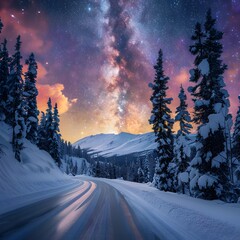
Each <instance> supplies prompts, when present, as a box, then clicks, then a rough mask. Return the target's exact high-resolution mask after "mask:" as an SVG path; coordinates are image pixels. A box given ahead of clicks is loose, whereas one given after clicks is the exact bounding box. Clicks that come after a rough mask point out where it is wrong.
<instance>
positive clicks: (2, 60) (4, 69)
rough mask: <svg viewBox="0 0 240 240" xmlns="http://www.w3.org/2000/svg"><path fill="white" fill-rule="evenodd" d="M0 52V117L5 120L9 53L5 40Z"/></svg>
mask: <svg viewBox="0 0 240 240" xmlns="http://www.w3.org/2000/svg"><path fill="white" fill-rule="evenodd" d="M2 45H3V48H2V50H1V52H0V119H2V120H5V115H6V104H7V100H8V93H9V87H8V76H9V60H10V58H9V55H8V50H7V40H6V39H5V40H4V42H3V44H2Z"/></svg>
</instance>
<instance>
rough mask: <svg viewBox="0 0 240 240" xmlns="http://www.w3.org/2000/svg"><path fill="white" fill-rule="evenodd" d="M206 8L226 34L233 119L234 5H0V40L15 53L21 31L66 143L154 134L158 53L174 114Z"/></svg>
mask: <svg viewBox="0 0 240 240" xmlns="http://www.w3.org/2000/svg"><path fill="white" fill-rule="evenodd" d="M210 7H211V8H212V12H213V15H214V16H215V17H216V18H217V27H218V29H220V30H222V31H223V32H224V38H223V41H222V42H223V45H224V53H223V60H224V62H225V63H226V64H227V65H228V70H227V71H226V74H225V76H224V77H225V82H226V85H227V89H228V91H229V93H230V101H231V112H232V113H233V114H235V112H236V111H237V106H238V99H237V96H238V95H239V94H240V83H239V63H240V55H239V54H240V25H239V22H240V1H239V0H232V1H230V0H216V1H208V0H189V1H185V0H171V1H168V0H148V1H145V0H121V1H115V0H81V1H76V0H73V1H68V0H41V1H36V0H35V1H34V0H9V1H1V2H0V17H1V19H2V21H3V23H4V29H3V32H2V34H1V35H0V38H1V41H3V37H6V38H7V39H8V48H9V50H10V52H13V49H14V48H13V47H14V44H15V39H16V37H17V35H18V34H20V35H21V37H22V42H23V45H22V55H23V57H24V59H25V58H26V57H27V56H28V55H29V54H30V53H31V52H34V53H35V55H36V59H37V61H38V66H39V69H38V70H39V71H38V89H39V97H38V105H39V108H40V109H41V110H44V109H45V108H46V101H47V98H48V96H50V97H52V98H53V101H56V102H58V105H59V106H60V113H61V132H62V135H63V138H65V139H69V140H71V141H75V140H77V139H79V138H80V137H84V136H87V135H90V134H97V133H101V132H104V133H107V132H121V131H127V132H132V133H143V132H147V131H150V130H151V127H150V126H149V124H148V118H149V115H150V111H151V104H150V101H149V98H150V95H151V91H150V89H149V88H148V83H149V82H151V81H152V80H153V78H154V69H153V65H154V64H155V61H156V58H157V53H158V50H159V48H162V49H163V53H164V59H165V61H164V67H165V73H166V75H169V76H170V78H171V80H170V82H169V84H170V87H169V92H168V93H169V96H171V97H172V96H173V97H174V102H173V104H172V111H173V112H175V108H176V106H177V104H178V99H177V95H178V92H179V87H180V84H183V86H184V87H185V88H187V87H188V86H189V81H188V79H189V73H188V72H189V69H190V68H191V67H192V64H193V59H194V58H193V56H191V54H190V53H189V51H188V47H189V45H190V44H191V40H190V38H191V34H192V32H193V28H194V25H195V23H196V22H197V21H200V22H203V21H204V18H205V13H206V11H207V9H208V8H210ZM188 97H189V106H190V109H191V108H192V102H191V100H190V96H188Z"/></svg>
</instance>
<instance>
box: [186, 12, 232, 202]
mask: <svg viewBox="0 0 240 240" xmlns="http://www.w3.org/2000/svg"><path fill="white" fill-rule="evenodd" d="M215 22H216V20H215V19H214V18H213V17H212V15H211V11H210V10H209V11H208V12H207V15H206V22H205V24H204V33H202V32H201V31H195V35H194V36H193V37H192V39H193V40H194V41H195V44H194V45H193V46H191V47H190V52H191V53H192V54H193V55H196V58H195V62H194V64H195V66H196V67H195V68H194V69H192V70H191V71H190V74H191V78H190V81H191V82H194V83H196V85H195V86H194V87H190V88H189V92H190V93H191V95H192V96H193V101H194V119H193V120H194V122H195V123H197V124H201V125H200V126H199V127H198V133H197V144H196V149H197V153H196V156H195V158H194V159H193V160H192V161H191V167H192V168H191V173H190V178H191V182H190V186H191V190H192V193H193V195H194V196H195V197H200V198H204V199H216V198H221V199H223V200H226V193H227V192H228V191H229V184H228V183H229V168H228V159H227V149H226V147H225V146H226V137H225V132H224V126H225V124H226V121H228V120H229V119H230V115H229V114H228V108H229V105H230V104H229V100H228V93H227V91H226V90H225V89H224V87H225V84H224V80H223V73H224V71H225V70H226V69H227V66H226V65H225V64H223V63H222V60H221V54H222V44H221V43H220V40H221V39H222V35H223V33H222V32H220V31H218V30H217V29H216V28H215ZM196 29H197V27H196ZM198 29H201V28H199V27H198Z"/></svg>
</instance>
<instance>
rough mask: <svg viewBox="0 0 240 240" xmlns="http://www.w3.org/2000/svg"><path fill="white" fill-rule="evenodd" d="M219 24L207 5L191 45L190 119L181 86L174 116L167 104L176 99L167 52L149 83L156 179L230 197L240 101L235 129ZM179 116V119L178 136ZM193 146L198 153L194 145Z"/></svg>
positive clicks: (170, 187)
mask: <svg viewBox="0 0 240 240" xmlns="http://www.w3.org/2000/svg"><path fill="white" fill-rule="evenodd" d="M215 24H216V19H214V18H213V17H212V14H211V10H208V11H207V14H206V19H205V23H204V24H203V25H202V24H200V23H197V24H196V25H195V29H194V34H193V35H192V37H191V40H192V42H193V44H192V45H191V46H190V47H189V51H190V53H191V54H192V55H193V56H194V57H195V59H194V68H193V69H191V70H190V75H191V77H190V80H189V81H190V82H191V83H192V84H193V86H191V87H189V88H188V92H189V93H190V95H191V96H192V100H193V103H194V111H193V118H192V119H191V116H190V114H189V112H188V105H187V103H186V100H187V97H186V94H185V90H184V88H183V86H180V93H179V95H178V97H179V102H180V103H179V106H178V107H177V109H176V116H175V119H173V118H172V117H171V113H172V112H171V110H170V108H169V106H170V104H171V102H172V100H173V99H172V98H169V97H167V90H168V82H169V77H168V76H166V75H165V73H164V69H163V53H162V50H160V51H159V54H158V59H157V63H156V65H155V66H154V69H155V79H154V82H153V83H151V84H149V86H150V87H151V89H152V91H153V93H152V96H151V99H150V100H151V102H152V106H153V108H152V112H151V113H152V115H151V117H150V119H149V122H150V124H152V126H153V130H154V133H155V136H156V142H157V143H158V147H157V150H156V151H157V158H156V166H155V174H154V178H153V184H154V185H155V186H156V187H157V188H159V189H160V190H163V191H171V192H181V193H185V194H189V195H191V196H194V197H197V198H203V199H221V200H224V201H229V202H232V201H237V198H238V197H239V193H240V192H239V188H238V186H237V179H238V180H239V179H240V178H239V175H240V174H239V173H240V168H239V161H240V107H239V110H238V113H237V118H236V121H235V127H234V133H233V135H232V134H231V128H232V116H231V114H229V107H230V102H229V94H228V91H227V90H226V89H225V83H224V78H223V74H224V72H225V70H227V65H226V64H224V63H223V61H222V59H221V55H222V53H223V47H222V44H221V39H222V36H223V32H221V31H219V30H217V29H216V27H215ZM175 122H177V123H178V124H179V130H178V132H177V134H176V136H174V135H173V124H174V123H175ZM191 123H194V124H196V125H197V133H196V138H195V140H194V142H193V140H192V138H191V135H190V134H189V133H190V131H191V129H192V125H191ZM193 146H194V149H195V154H194V155H193V154H192V151H191V149H190V147H193Z"/></svg>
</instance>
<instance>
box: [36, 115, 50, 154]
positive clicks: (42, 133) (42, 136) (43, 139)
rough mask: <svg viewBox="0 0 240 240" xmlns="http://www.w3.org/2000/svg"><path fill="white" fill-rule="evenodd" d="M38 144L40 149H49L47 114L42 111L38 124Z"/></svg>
mask: <svg viewBox="0 0 240 240" xmlns="http://www.w3.org/2000/svg"><path fill="white" fill-rule="evenodd" d="M37 145H38V147H39V148H40V149H43V150H45V151H47V150H48V143H47V132H46V115H45V113H44V112H41V119H40V124H39V126H38V141H37Z"/></svg>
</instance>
